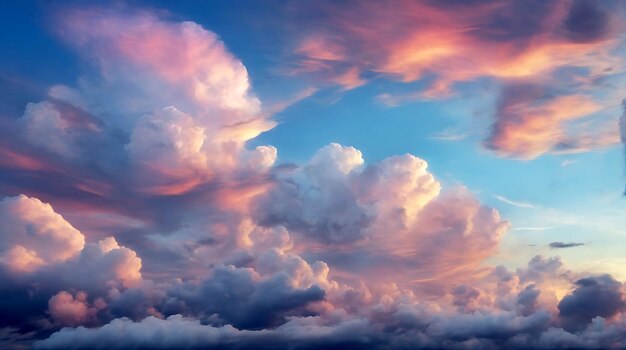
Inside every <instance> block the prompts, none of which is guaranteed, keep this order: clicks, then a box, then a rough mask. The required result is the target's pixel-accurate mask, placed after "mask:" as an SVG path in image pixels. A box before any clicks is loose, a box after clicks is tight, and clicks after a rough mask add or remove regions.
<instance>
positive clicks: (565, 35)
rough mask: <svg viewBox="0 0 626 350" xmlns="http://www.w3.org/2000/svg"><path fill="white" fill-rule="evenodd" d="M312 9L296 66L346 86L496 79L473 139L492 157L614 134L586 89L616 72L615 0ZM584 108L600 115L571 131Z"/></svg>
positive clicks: (436, 92)
mask: <svg viewBox="0 0 626 350" xmlns="http://www.w3.org/2000/svg"><path fill="white" fill-rule="evenodd" d="M314 10H315V12H314V13H315V14H317V15H318V16H319V17H320V18H321V20H320V21H317V22H311V23H308V22H306V21H305V22H304V23H305V28H306V30H302V31H301V32H302V34H301V39H300V41H299V43H298V45H297V46H296V47H295V48H294V55H295V56H296V57H299V61H298V62H299V63H298V65H297V66H296V68H294V70H295V71H296V72H298V73H301V74H308V73H311V72H315V73H316V77H318V78H319V77H322V78H323V77H326V78H325V79H326V81H327V83H330V84H339V85H341V84H342V81H343V80H341V79H339V77H342V76H345V75H346V74H347V72H350V74H351V76H352V77H353V79H349V80H346V82H345V83H344V85H343V87H344V88H348V89H349V88H355V87H357V86H360V85H362V84H363V83H362V82H361V83H356V81H359V80H363V79H365V80H367V79H366V78H364V77H371V76H374V77H384V78H387V79H390V80H396V81H401V82H405V83H410V82H416V81H419V82H421V83H423V84H420V85H418V86H421V87H420V88H419V90H418V91H415V92H412V93H409V94H404V95H400V96H393V95H392V94H390V93H383V94H381V95H380V96H379V98H380V100H381V101H382V102H384V103H386V104H388V105H391V106H393V105H397V104H398V103H402V102H406V101H407V100H412V99H413V100H414V99H422V100H430V99H441V98H448V97H450V96H452V95H454V94H455V93H456V90H458V87H459V86H461V85H463V84H464V83H476V82H478V81H481V80H483V81H484V80H485V79H488V80H490V81H492V82H494V83H495V85H496V86H497V87H500V86H501V87H502V89H501V92H500V98H499V102H498V104H497V106H496V108H495V111H494V113H493V120H494V122H493V126H492V129H491V132H490V134H489V135H488V136H487V137H486V139H485V141H484V144H485V145H486V147H487V148H490V149H493V150H495V151H496V152H497V153H498V154H500V155H503V156H510V157H516V158H535V157H537V156H540V155H542V154H545V153H551V152H583V151H588V150H593V149H598V148H605V147H609V146H613V145H616V144H617V143H618V142H619V139H618V135H617V133H616V132H615V130H614V129H613V128H612V127H610V126H608V125H609V124H610V125H612V123H613V121H614V120H613V119H610V118H609V117H607V116H604V115H600V114H598V113H599V112H601V108H600V105H599V103H597V101H596V100H595V98H596V97H597V94H596V93H594V92H593V90H598V89H602V90H603V91H605V92H606V94H605V95H611V90H612V89H614V88H615V84H614V83H613V82H611V81H612V80H616V79H619V78H620V74H621V73H622V72H623V67H624V65H623V60H622V58H621V55H620V54H619V49H620V48H623V38H621V36H620V35H621V34H620V33H621V32H622V31H621V29H620V28H621V24H620V21H621V16H623V15H624V13H623V7H622V6H621V5H620V4H619V3H617V2H593V1H592V2H589V1H567V0H563V1H552V2H549V3H546V2H540V1H531V2H524V3H523V4H521V3H519V2H516V1H482V2H471V3H460V2H455V1H437V2H435V1H421V2H414V1H400V2H397V3H396V4H394V6H387V5H386V4H383V3H362V2H350V3H342V4H336V3H332V2H321V3H319V4H318V6H316V7H314ZM320 23H323V24H320ZM307 24H308V26H307ZM372 80H373V79H372ZM618 85H619V84H618ZM620 98H621V97H620ZM616 102H617V101H615V98H613V99H612V100H611V102H608V103H609V104H613V105H615V104H616ZM611 107H613V106H611ZM605 108H606V107H605ZM585 117H595V118H597V119H598V120H600V121H603V122H604V123H605V124H606V125H605V126H604V127H602V128H600V130H599V131H598V132H594V133H591V134H587V133H585V132H584V131H581V130H576V131H572V130H571V128H572V125H573V124H575V122H576V121H577V119H581V118H585ZM607 119H610V120H607Z"/></svg>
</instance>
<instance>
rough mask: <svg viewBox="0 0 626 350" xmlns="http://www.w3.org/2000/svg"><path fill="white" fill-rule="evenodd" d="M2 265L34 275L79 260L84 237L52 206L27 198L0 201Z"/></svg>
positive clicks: (0, 259) (0, 258) (0, 250)
mask: <svg viewBox="0 0 626 350" xmlns="http://www.w3.org/2000/svg"><path fill="white" fill-rule="evenodd" d="M0 232H1V233H2V235H0V262H1V263H2V264H4V265H5V266H8V267H9V268H10V269H13V270H18V271H33V270H35V269H37V268H40V267H41V266H45V265H50V264H52V263H57V262H63V261H65V260H67V259H69V258H71V257H73V256H76V255H77V254H78V253H79V252H80V251H81V250H82V249H83V246H84V244H85V238H84V236H83V235H82V234H81V233H80V232H79V231H78V230H77V229H75V228H74V227H73V226H72V225H71V224H70V223H68V222H67V221H65V219H63V217H62V216H61V215H59V214H57V213H55V212H54V210H53V209H52V207H51V206H50V204H47V203H43V202H41V201H40V200H38V199H37V198H30V197H27V196H24V195H20V196H17V197H7V198H4V199H3V200H2V201H0Z"/></svg>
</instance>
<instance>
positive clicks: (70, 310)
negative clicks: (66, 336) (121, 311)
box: [48, 291, 106, 326]
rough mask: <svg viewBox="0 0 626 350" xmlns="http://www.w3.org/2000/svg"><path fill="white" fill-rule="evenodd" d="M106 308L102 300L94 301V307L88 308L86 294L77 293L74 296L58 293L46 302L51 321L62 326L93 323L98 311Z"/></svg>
mask: <svg viewBox="0 0 626 350" xmlns="http://www.w3.org/2000/svg"><path fill="white" fill-rule="evenodd" d="M104 308H106V303H105V302H104V301H103V300H102V299H96V301H95V305H94V306H93V307H92V306H89V304H88V302H87V293H85V292H78V293H76V296H73V295H72V294H70V293H68V292H66V291H60V292H58V293H57V294H55V295H54V296H53V297H52V298H50V300H49V301H48V312H49V313H50V316H51V317H52V319H53V320H54V321H56V322H58V323H60V324H62V325H66V326H77V325H81V324H86V323H89V322H91V321H93V319H94V317H95V315H96V313H97V312H98V310H99V309H104Z"/></svg>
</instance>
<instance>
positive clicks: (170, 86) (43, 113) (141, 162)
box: [18, 8, 276, 195]
mask: <svg viewBox="0 0 626 350" xmlns="http://www.w3.org/2000/svg"><path fill="white" fill-rule="evenodd" d="M56 29H57V32H58V34H59V36H60V37H62V38H63V39H65V40H66V42H67V43H68V44H70V45H71V46H72V47H74V48H75V49H76V50H77V51H78V52H80V53H81V55H82V57H84V58H85V59H86V60H87V63H88V64H90V65H91V67H92V68H93V69H92V70H91V71H89V73H88V74H85V75H84V76H83V77H81V78H80V79H79V81H78V82H77V84H76V86H66V85H56V86H53V87H52V88H50V89H49V91H48V100H45V101H41V102H38V103H30V104H28V105H27V107H26V110H25V112H24V114H23V115H22V117H21V118H19V120H18V126H19V128H18V129H19V130H20V131H21V135H23V140H24V141H25V142H26V143H28V144H29V145H31V146H34V147H36V148H39V149H43V150H45V152H49V153H51V154H53V155H55V156H58V157H61V158H63V159H64V161H69V162H70V163H71V164H72V165H73V166H79V167H80V168H85V167H93V163H96V164H97V168H98V171H104V172H105V173H106V174H107V175H109V177H110V176H113V177H115V178H119V175H120V174H124V177H126V178H128V180H126V181H125V182H127V184H128V185H129V186H126V187H127V188H133V189H134V190H136V191H137V190H138V191H141V192H146V193H150V194H159V195H178V194H182V193H186V192H189V191H191V190H192V189H193V188H195V187H196V186H199V185H201V184H203V183H206V182H210V181H213V180H215V181H217V179H218V178H221V177H224V176H225V175H227V174H230V175H231V176H232V175H233V173H242V172H244V173H245V172H248V173H250V174H251V175H252V174H257V173H262V172H265V171H266V170H267V169H268V168H269V167H271V166H272V165H273V163H274V160H275V159H276V149H275V148H273V147H271V146H261V147H258V148H257V149H254V150H248V149H246V147H245V144H246V142H247V141H249V140H251V139H253V138H254V137H256V136H258V135H259V134H260V133H261V132H263V131H267V130H269V129H271V128H272V127H273V126H274V124H275V123H274V122H273V121H271V120H270V119H269V116H268V114H267V113H265V112H264V111H263V110H262V108H261V103H260V101H259V99H258V98H256V97H255V95H254V93H253V92H252V91H251V87H250V82H249V79H248V73H247V71H246V68H245V67H244V65H243V64H242V63H241V62H240V61H239V60H238V59H237V58H236V57H234V56H233V55H232V54H231V53H230V52H229V51H228V50H227V49H226V48H225V46H224V44H223V43H222V42H221V41H220V39H219V38H218V37H217V35H215V34H214V33H212V32H210V31H208V30H205V29H204V28H202V27H201V26H199V25H198V24H196V23H193V22H182V23H177V22H171V21H167V20H162V19H160V18H158V17H157V16H155V15H154V14H152V13H149V12H145V11H140V10H131V9H128V11H121V10H119V9H117V10H104V9H98V8H82V9H69V10H67V11H64V12H63V14H62V15H60V16H59V18H58V19H57V21H56ZM124 141H126V142H124ZM80 168H79V169H80ZM73 171H76V168H74V169H73ZM80 171H83V172H84V171H87V170H86V169H80Z"/></svg>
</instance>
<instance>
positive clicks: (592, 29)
mask: <svg viewBox="0 0 626 350" xmlns="http://www.w3.org/2000/svg"><path fill="white" fill-rule="evenodd" d="M605 5H606V4H605V2H602V1H589V0H574V1H573V2H572V5H571V7H570V9H569V13H568V15H567V17H566V18H565V20H564V22H563V28H564V31H565V35H566V37H567V38H568V39H570V40H572V41H575V42H590V41H596V40H601V39H604V38H606V37H607V36H608V34H609V33H610V32H611V24H612V23H611V20H612V18H611V15H610V12H608V10H607V8H606V6H605Z"/></svg>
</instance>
